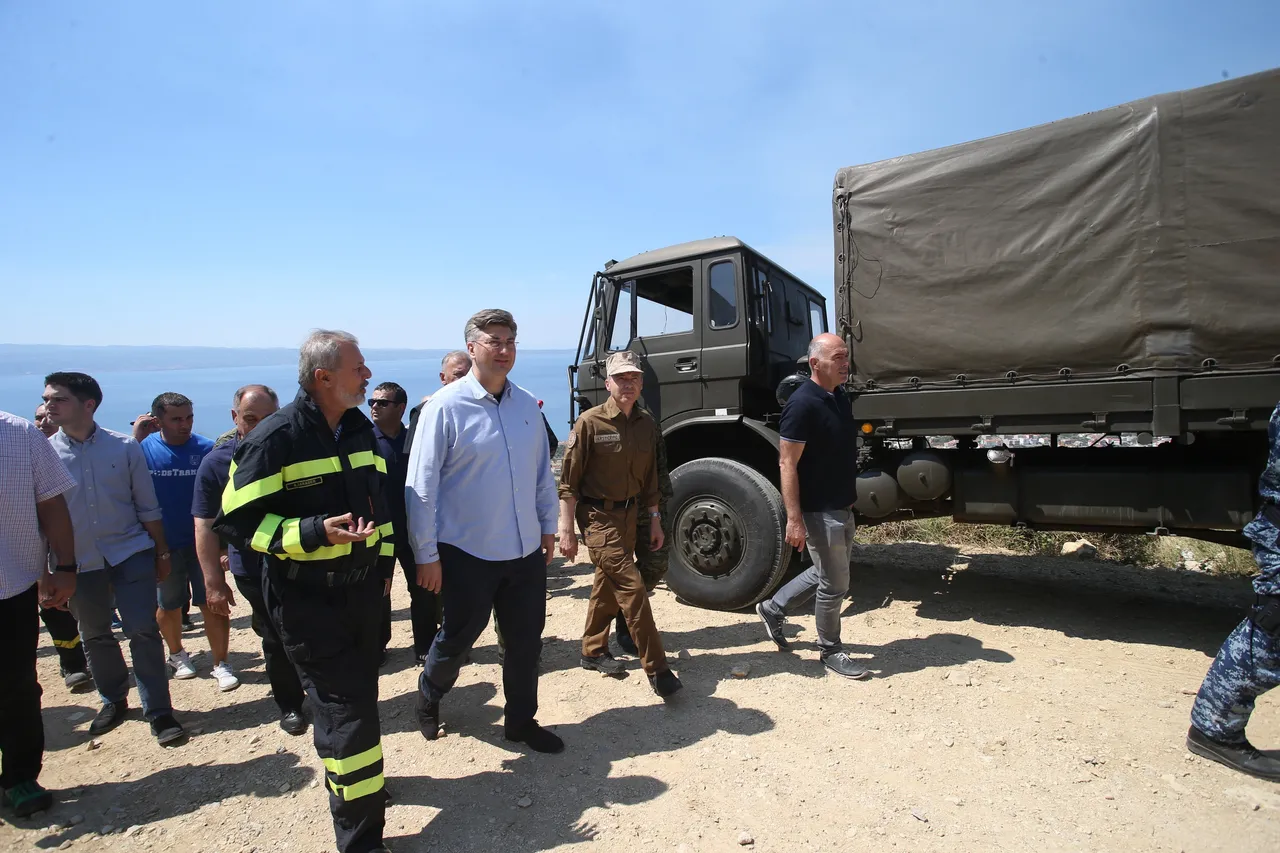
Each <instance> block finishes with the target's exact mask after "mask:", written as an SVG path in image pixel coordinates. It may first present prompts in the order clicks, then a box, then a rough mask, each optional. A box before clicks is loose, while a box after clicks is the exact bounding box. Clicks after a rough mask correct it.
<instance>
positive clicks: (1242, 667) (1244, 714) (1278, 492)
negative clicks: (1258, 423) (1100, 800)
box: [1187, 405, 1280, 781]
mask: <svg viewBox="0 0 1280 853" xmlns="http://www.w3.org/2000/svg"><path fill="white" fill-rule="evenodd" d="M1267 437H1268V439H1269V440H1270V443H1271V453H1270V455H1269V457H1268V459H1267V467H1266V469H1265V470H1263V472H1262V478H1261V480H1260V481H1259V483H1258V494H1259V496H1260V497H1261V498H1262V511H1261V512H1259V513H1258V516H1257V517H1256V518H1254V520H1253V521H1252V522H1250V523H1249V525H1248V526H1247V527H1246V528H1245V529H1244V535H1245V536H1247V537H1249V539H1250V540H1251V541H1252V542H1253V557H1254V559H1255V560H1256V561H1257V563H1258V576H1257V577H1256V578H1254V580H1253V590H1254V592H1255V593H1256V596H1255V602H1254V605H1253V609H1252V610H1251V611H1250V612H1249V615H1248V616H1247V617H1246V618H1245V620H1244V621H1243V622H1241V623H1240V624H1239V625H1237V626H1236V629H1235V630H1234V631H1232V632H1231V635H1230V636H1229V637H1227V640H1226V642H1224V643H1223V644H1222V648H1221V649H1219V650H1218V656H1217V657H1216V658H1214V661H1213V665H1212V666H1210V667H1209V674H1208V675H1206V676H1205V677H1204V683H1203V684H1201V685H1200V692H1199V693H1198V694H1196V701H1195V704H1194V705H1192V706H1191V728H1190V730H1189V731H1188V732H1187V749H1188V750H1190V751H1191V752H1194V753H1195V754H1196V755H1200V756H1203V757H1204V758H1208V759H1211V760H1213V761H1217V762H1218V763H1220V764H1225V765H1227V766H1228V767H1231V768H1234V769H1236V770H1239V771H1240V772H1242V773H1247V774H1249V775H1250V776H1257V777H1258V778H1259V779H1270V780H1273V781H1280V759H1276V758H1272V757H1270V756H1267V755H1264V754H1263V753H1261V752H1259V751H1258V750H1256V749H1254V747H1253V744H1251V743H1249V740H1248V739H1247V738H1246V737H1245V734H1244V730H1245V726H1247V725H1248V723H1249V715H1250V714H1252V713H1253V706H1254V702H1255V701H1256V700H1257V698H1258V697H1259V696H1261V695H1262V694H1263V693H1266V692H1267V691H1268V690H1270V689H1271V688H1273V687H1275V686H1276V685H1277V684H1280V405H1277V406H1276V408H1275V411H1273V412H1272V413H1271V423H1270V425H1269V426H1268V428H1267Z"/></svg>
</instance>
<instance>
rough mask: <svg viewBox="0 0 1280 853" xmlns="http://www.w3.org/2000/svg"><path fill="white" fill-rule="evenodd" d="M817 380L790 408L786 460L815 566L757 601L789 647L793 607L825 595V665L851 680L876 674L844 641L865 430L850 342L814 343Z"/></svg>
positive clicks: (796, 532) (785, 486)
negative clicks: (853, 397)
mask: <svg viewBox="0 0 1280 853" xmlns="http://www.w3.org/2000/svg"><path fill="white" fill-rule="evenodd" d="M809 369H810V381H808V382H805V383H803V384H801V385H800V387H799V388H797V389H796V390H795V392H794V393H792V395H791V397H790V399H788V400H787V404H786V405H785V406H784V407H783V408H782V423H781V424H780V425H779V430H778V432H779V437H780V438H781V441H780V442H779V443H778V457H779V460H778V462H779V465H780V467H781V471H780V473H781V477H782V502H783V504H784V505H785V506H786V509H787V542H788V543H789V544H791V545H793V546H795V548H796V549H797V550H799V549H801V548H804V547H805V544H806V542H807V543H808V546H809V555H810V556H811V557H812V558H813V565H812V566H810V567H809V568H808V569H807V570H806V571H805V572H803V573H802V574H800V575H799V576H797V577H796V578H795V579H794V580H792V581H791V582H790V583H788V584H786V585H785V586H783V587H782V588H781V589H779V590H778V591H777V592H776V593H775V594H774V596H773V598H771V599H769V600H768V601H762V602H760V603H759V604H757V605H756V613H757V614H759V616H760V619H761V621H763V622H764V626H765V631H766V632H768V634H769V639H771V640H773V641H774V642H775V643H777V645H778V647H779V648H780V649H783V650H786V649H787V648H789V646H788V645H787V640H786V638H785V637H784V636H783V633H782V627H783V623H784V621H785V620H786V615H787V612H788V611H789V610H790V609H792V608H794V607H797V606H799V605H801V604H803V603H804V602H805V601H807V600H808V599H809V597H810V596H812V595H813V594H814V592H815V591H816V592H817V597H816V602H815V604H814V622H815V623H816V625H815V626H816V628H817V631H818V650H819V654H820V656H821V658H822V665H823V666H825V667H826V668H827V669H828V670H830V671H831V672H834V673H835V674H836V675H840V676H844V677H845V678H867V677H868V676H869V675H870V674H871V673H870V672H868V671H867V668H866V667H865V666H863V665H862V664H861V663H859V662H858V661H856V660H854V659H853V658H851V657H849V655H847V654H845V652H844V651H843V650H842V649H841V646H840V604H841V602H842V601H843V600H844V597H845V594H846V593H848V591H849V560H850V551H851V550H852V548H853V530H854V525H853V501H854V498H855V497H856V496H857V493H856V488H857V476H858V441H857V439H858V429H857V426H856V424H854V421H853V409H852V407H851V405H850V403H849V396H848V395H847V394H845V392H844V389H843V387H842V386H843V385H844V383H845V382H846V381H847V380H848V378H849V347H848V346H846V345H845V342H844V341H843V340H842V339H841V338H840V337H839V336H838V335H832V334H822V335H818V336H817V337H816V338H814V339H813V340H812V341H811V342H810V343H809Z"/></svg>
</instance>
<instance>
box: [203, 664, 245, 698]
mask: <svg viewBox="0 0 1280 853" xmlns="http://www.w3.org/2000/svg"><path fill="white" fill-rule="evenodd" d="M209 674H210V675H212V676H213V677H214V678H216V679H218V689H219V690H221V691H222V692H223V693H227V692H229V691H232V690H235V689H236V688H237V687H239V686H240V679H238V678H236V674H235V673H234V672H232V671H231V664H229V663H227V662H226V661H223V662H222V663H220V664H217V665H216V666H214V668H213V672H211V673H209Z"/></svg>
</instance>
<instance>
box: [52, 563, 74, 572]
mask: <svg viewBox="0 0 1280 853" xmlns="http://www.w3.org/2000/svg"><path fill="white" fill-rule="evenodd" d="M79 569H80V567H79V566H78V565H76V564H75V563H65V564H63V563H59V564H58V565H56V566H54V567H53V570H54V571H55V572H67V573H68V574H73V575H74V574H75V573H76V572H77V571H79Z"/></svg>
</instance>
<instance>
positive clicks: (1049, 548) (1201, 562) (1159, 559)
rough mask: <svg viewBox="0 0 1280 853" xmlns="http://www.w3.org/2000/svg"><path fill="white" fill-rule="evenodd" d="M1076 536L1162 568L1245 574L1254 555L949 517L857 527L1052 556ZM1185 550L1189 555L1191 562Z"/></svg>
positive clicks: (863, 534)
mask: <svg viewBox="0 0 1280 853" xmlns="http://www.w3.org/2000/svg"><path fill="white" fill-rule="evenodd" d="M1078 539H1087V540H1088V541H1089V542H1090V543H1091V544H1092V545H1093V546H1094V547H1096V548H1097V549H1098V559H1100V560H1108V561H1111V562H1117V563H1127V564H1131V565H1135V566H1164V567H1167V568H1178V567H1190V566H1191V565H1192V564H1196V565H1198V567H1199V568H1200V570H1201V571H1205V570H1207V571H1209V572H1210V573H1212V574H1220V575H1236V576H1245V577H1248V576H1251V575H1253V574H1254V573H1255V572H1256V571H1257V566H1256V565H1255V564H1254V562H1253V555H1252V554H1250V553H1249V552H1248V551H1246V550H1244V549H1242V548H1228V547H1226V546H1223V545H1215V544H1213V543H1211V542H1201V541H1199V540H1197V539H1184V538H1182V537H1179V536H1160V537H1156V536H1148V535H1146V534H1142V533H1087V534H1086V533H1070V532H1047V531H1036V530H1024V529H1021V528H1015V527H1000V526H996V525H989V524H958V523H956V522H954V521H952V520H951V519H949V518H926V519H921V520H919V521H891V522H887V523H885V524H879V525H876V526H874V527H863V528H861V529H860V530H859V531H858V541H860V542H867V543H875V544H887V543H892V542H903V541H911V542H931V543H935V544H939V545H957V546H960V547H965V548H975V549H981V548H993V549H998V550H1002V551H1011V552H1013V553H1016V554H1039V555H1042V556H1057V555H1058V554H1060V553H1061V552H1062V546H1063V545H1064V544H1066V543H1067V542H1074V541H1076V540H1078ZM1187 554H1190V561H1188V559H1187V557H1186V555H1187Z"/></svg>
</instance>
